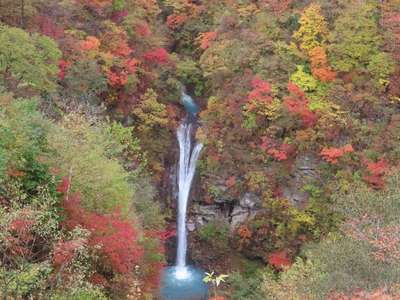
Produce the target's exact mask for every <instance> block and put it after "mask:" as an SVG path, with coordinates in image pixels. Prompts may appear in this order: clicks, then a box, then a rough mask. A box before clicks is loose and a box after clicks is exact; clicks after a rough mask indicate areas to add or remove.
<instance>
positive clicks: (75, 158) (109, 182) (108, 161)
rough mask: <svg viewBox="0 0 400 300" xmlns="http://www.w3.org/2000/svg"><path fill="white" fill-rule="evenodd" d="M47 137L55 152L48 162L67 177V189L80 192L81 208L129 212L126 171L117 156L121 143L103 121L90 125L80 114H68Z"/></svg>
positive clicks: (128, 187) (128, 188)
mask: <svg viewBox="0 0 400 300" xmlns="http://www.w3.org/2000/svg"><path fill="white" fill-rule="evenodd" d="M93 122H96V121H95V120H94V121H93ZM48 139H49V146H50V147H51V148H52V149H54V151H55V154H54V155H53V156H52V157H50V158H49V163H50V164H51V165H52V166H53V167H54V168H56V169H58V170H59V172H60V174H62V175H63V176H67V177H70V180H71V189H72V191H76V192H78V191H79V192H80V193H82V204H83V205H84V206H85V207H87V208H90V209H92V210H94V211H98V212H110V211H111V210H113V209H115V208H120V209H121V210H122V212H124V213H125V214H126V213H127V212H128V211H129V209H130V207H131V201H132V199H133V188H132V186H131V185H130V184H129V183H128V179H129V177H130V174H129V173H128V172H127V171H125V170H124V169H123V168H122V166H121V165H120V164H119V162H118V159H117V158H118V155H119V154H120V153H121V152H122V151H123V148H124V146H121V144H120V141H117V140H115V139H113V138H112V136H111V135H110V129H108V125H107V124H101V123H98V124H97V126H92V125H91V123H89V122H88V121H87V120H85V118H84V117H83V116H81V115H77V114H71V115H68V116H66V117H65V119H64V121H63V123H62V124H61V126H58V127H55V128H53V130H52V131H51V132H50V133H49V138H48ZM76 153H79V155H76Z"/></svg>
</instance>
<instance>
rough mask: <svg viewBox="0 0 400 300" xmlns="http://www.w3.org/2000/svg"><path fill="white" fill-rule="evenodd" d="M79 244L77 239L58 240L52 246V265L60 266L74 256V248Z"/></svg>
mask: <svg viewBox="0 0 400 300" xmlns="http://www.w3.org/2000/svg"><path fill="white" fill-rule="evenodd" d="M80 245H81V244H80V243H79V242H78V241H75V240H72V241H60V242H58V244H57V245H56V247H55V248H54V254H53V265H54V266H55V267H61V266H62V265H66V264H68V263H70V262H71V261H72V259H73V258H74V257H75V254H76V253H75V250H76V249H77V248H78V247H79V246H80Z"/></svg>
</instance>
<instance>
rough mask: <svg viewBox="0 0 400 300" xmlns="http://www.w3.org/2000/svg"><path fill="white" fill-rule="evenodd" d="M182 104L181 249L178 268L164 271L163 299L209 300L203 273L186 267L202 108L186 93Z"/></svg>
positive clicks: (180, 142)
mask: <svg viewBox="0 0 400 300" xmlns="http://www.w3.org/2000/svg"><path fill="white" fill-rule="evenodd" d="M181 102H182V104H183V105H184V106H185V109H186V112H187V114H188V115H187V117H186V118H185V120H184V121H183V122H182V124H181V125H180V126H179V128H178V130H177V139H178V142H179V150H180V153H179V169H178V180H177V183H178V184H177V190H178V193H177V201H178V205H177V206H178V217H177V223H178V230H177V239H178V245H177V255H176V265H175V266H171V267H167V268H165V269H164V272H163V275H162V278H161V287H160V297H161V299H163V300H188V299H193V300H206V299H208V285H207V284H206V283H205V282H204V281H203V278H204V276H205V273H204V271H203V270H201V269H198V268H195V267H193V266H187V265H186V252H187V230H186V212H187V206H188V200H189V194H190V187H191V185H192V181H193V177H194V174H195V171H196V163H197V159H198V158H199V155H200V151H201V148H202V147H203V145H202V144H200V143H197V144H195V145H194V147H193V145H192V141H193V131H194V130H195V120H196V114H197V113H198V112H199V107H198V106H197V105H196V103H195V102H194V101H193V99H192V98H191V97H190V96H189V95H186V94H185V93H182V99H181Z"/></svg>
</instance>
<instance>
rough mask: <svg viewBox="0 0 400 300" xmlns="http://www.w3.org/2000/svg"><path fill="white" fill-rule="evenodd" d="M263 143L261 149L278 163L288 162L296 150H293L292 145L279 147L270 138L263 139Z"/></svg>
mask: <svg viewBox="0 0 400 300" xmlns="http://www.w3.org/2000/svg"><path fill="white" fill-rule="evenodd" d="M261 141H262V142H261V144H260V146H259V147H260V148H261V149H262V150H264V151H266V152H267V153H268V154H269V155H270V156H272V157H273V158H274V159H276V160H278V161H283V160H287V159H288V157H289V156H290V154H292V153H293V152H294V150H295V149H293V147H292V145H289V144H281V145H279V144H278V143H277V142H275V141H273V140H272V139H270V138H268V137H262V139H261Z"/></svg>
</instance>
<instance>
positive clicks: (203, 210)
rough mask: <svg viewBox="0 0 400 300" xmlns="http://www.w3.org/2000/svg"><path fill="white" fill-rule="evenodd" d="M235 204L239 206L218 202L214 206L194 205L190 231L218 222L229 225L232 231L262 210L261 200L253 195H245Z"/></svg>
mask: <svg viewBox="0 0 400 300" xmlns="http://www.w3.org/2000/svg"><path fill="white" fill-rule="evenodd" d="M235 202H236V203H237V204H233V202H230V203H225V202H216V203H215V204H212V205H203V204H200V203H195V204H193V207H192V211H191V213H192V216H191V218H190V228H189V226H188V229H189V230H192V231H193V230H195V229H196V228H199V227H201V226H203V225H204V224H206V223H208V222H213V221H216V220H218V222H224V223H226V224H228V225H229V227H230V228H231V230H234V229H235V228H237V227H238V226H239V225H240V224H242V223H244V222H245V221H246V220H249V219H251V218H253V217H254V216H255V215H256V214H257V213H258V212H259V211H260V210H261V199H260V197H258V196H257V195H255V194H253V193H245V194H244V195H243V196H242V197H241V198H240V199H239V200H238V201H235ZM227 204H228V205H227Z"/></svg>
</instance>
